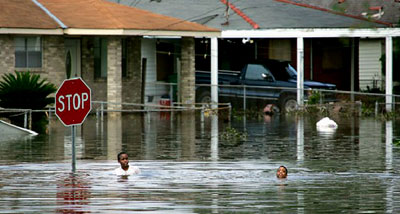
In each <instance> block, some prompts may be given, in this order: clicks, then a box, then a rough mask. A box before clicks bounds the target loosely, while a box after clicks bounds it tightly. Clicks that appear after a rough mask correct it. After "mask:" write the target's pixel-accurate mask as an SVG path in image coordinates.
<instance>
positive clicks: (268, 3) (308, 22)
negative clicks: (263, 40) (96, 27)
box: [110, 0, 384, 30]
mask: <svg viewBox="0 0 400 214" xmlns="http://www.w3.org/2000/svg"><path fill="white" fill-rule="evenodd" d="M110 1H117V0H110ZM119 1H120V2H121V3H122V4H126V5H130V4H131V3H132V1H131V0H119ZM230 2H232V3H233V4H234V5H235V6H236V7H237V8H239V9H240V10H241V11H243V12H244V13H245V14H246V15H247V16H249V17H250V18H251V19H252V20H253V21H255V22H256V23H257V24H258V25H259V27H260V29H276V28H362V27H384V25H382V24H378V23H374V22H369V21H366V20H360V19H355V18H352V17H347V16H342V15H337V14H333V13H327V12H324V11H321V10H315V9H311V8H305V7H299V6H297V5H292V4H287V3H283V2H278V1H274V0H246V1H230ZM132 6H135V7H138V8H141V9H146V10H151V11H153V12H155V13H160V14H164V15H170V16H175V17H178V18H181V19H185V20H189V21H199V22H200V23H202V24H205V25H207V26H209V27H213V28H219V29H221V30H251V29H253V27H252V26H251V25H250V24H249V23H247V22H246V21H245V20H244V19H243V18H242V17H240V16H239V15H237V14H236V13H234V12H233V11H232V10H229V14H230V15H229V18H228V19H227V18H226V16H225V11H226V6H225V5H224V4H222V3H221V1H220V0H168V1H166V0H161V1H136V3H135V4H134V5H132ZM207 18H209V19H207ZM227 20H228V21H229V24H228V25H224V24H223V23H226V21H227Z"/></svg>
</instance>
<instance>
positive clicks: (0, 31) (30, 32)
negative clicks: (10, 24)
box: [0, 28, 64, 35]
mask: <svg viewBox="0 0 400 214" xmlns="http://www.w3.org/2000/svg"><path fill="white" fill-rule="evenodd" d="M0 34H25V35H63V34H64V31H63V29H61V28H58V29H31V28H0Z"/></svg>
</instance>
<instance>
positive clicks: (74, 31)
mask: <svg viewBox="0 0 400 214" xmlns="http://www.w3.org/2000/svg"><path fill="white" fill-rule="evenodd" d="M64 33H65V34H66V35H86V36H88V35H96V36H101V35H104V36H180V37H182V36H188V37H220V36H221V32H219V31H218V32H212V31H211V32H203V31H163V30H129V29H81V28H68V29H64Z"/></svg>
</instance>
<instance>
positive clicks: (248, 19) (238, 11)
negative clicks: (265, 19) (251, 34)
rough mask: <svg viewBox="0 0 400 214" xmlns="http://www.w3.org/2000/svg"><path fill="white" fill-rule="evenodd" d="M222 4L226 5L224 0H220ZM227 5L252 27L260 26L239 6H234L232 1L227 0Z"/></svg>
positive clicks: (257, 27)
mask: <svg viewBox="0 0 400 214" xmlns="http://www.w3.org/2000/svg"><path fill="white" fill-rule="evenodd" d="M220 1H221V2H222V3H223V4H225V5H226V3H227V2H226V0H220ZM228 5H229V7H230V8H231V9H232V10H233V11H235V13H237V14H238V15H239V16H240V17H242V18H243V19H244V20H245V21H246V22H248V23H249V24H250V25H251V26H252V27H253V28H254V29H259V28H260V26H259V25H258V24H257V23H256V22H255V21H253V20H252V19H251V18H250V17H248V16H247V15H246V14H245V13H243V12H242V11H241V10H240V9H239V8H237V7H235V5H233V4H232V3H230V2H228Z"/></svg>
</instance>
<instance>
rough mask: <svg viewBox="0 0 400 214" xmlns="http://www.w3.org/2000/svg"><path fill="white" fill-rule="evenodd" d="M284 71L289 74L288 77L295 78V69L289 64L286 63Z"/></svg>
mask: <svg viewBox="0 0 400 214" xmlns="http://www.w3.org/2000/svg"><path fill="white" fill-rule="evenodd" d="M286 71H287V73H288V74H289V76H290V78H292V79H296V78H297V71H296V69H294V68H293V67H292V66H291V65H290V64H288V66H287V67H286Z"/></svg>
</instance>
